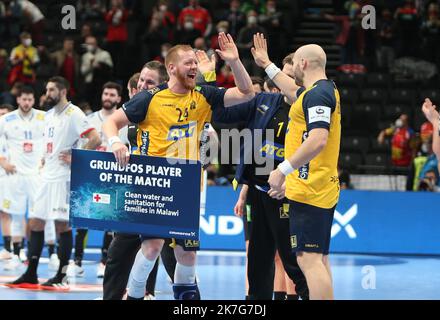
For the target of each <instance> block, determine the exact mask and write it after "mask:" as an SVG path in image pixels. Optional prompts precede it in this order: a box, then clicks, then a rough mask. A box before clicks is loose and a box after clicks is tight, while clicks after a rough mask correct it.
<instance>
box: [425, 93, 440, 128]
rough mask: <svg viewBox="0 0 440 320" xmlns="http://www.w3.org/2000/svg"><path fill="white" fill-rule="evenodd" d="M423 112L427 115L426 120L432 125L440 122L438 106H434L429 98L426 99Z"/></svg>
mask: <svg viewBox="0 0 440 320" xmlns="http://www.w3.org/2000/svg"><path fill="white" fill-rule="evenodd" d="M422 111H423V113H424V114H425V117H426V119H428V121H429V122H431V123H432V124H434V122H436V121H439V113H438V111H437V110H436V106H435V105H433V104H432V101H431V100H430V99H429V98H426V99H425V102H424V103H423V105H422Z"/></svg>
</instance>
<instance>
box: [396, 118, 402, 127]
mask: <svg viewBox="0 0 440 320" xmlns="http://www.w3.org/2000/svg"><path fill="white" fill-rule="evenodd" d="M395 125H396V127H397V128H402V127H403V121H402V120H401V119H397V120H396V123H395Z"/></svg>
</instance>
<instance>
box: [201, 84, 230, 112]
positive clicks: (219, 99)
mask: <svg viewBox="0 0 440 320" xmlns="http://www.w3.org/2000/svg"><path fill="white" fill-rule="evenodd" d="M196 90H197V91H199V92H200V93H201V94H203V96H204V97H205V98H206V101H208V103H209V104H210V105H211V109H212V110H214V109H216V108H224V107H225V93H226V89H224V88H221V89H220V88H217V87H213V86H207V85H206V86H205V85H203V86H197V87H196Z"/></svg>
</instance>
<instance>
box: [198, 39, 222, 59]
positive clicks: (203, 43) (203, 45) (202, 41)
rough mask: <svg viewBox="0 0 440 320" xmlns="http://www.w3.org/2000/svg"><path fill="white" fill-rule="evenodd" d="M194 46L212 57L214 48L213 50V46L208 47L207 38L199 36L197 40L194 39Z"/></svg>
mask: <svg viewBox="0 0 440 320" xmlns="http://www.w3.org/2000/svg"><path fill="white" fill-rule="evenodd" d="M217 37H218V35H217ZM193 48H194V49H196V50H202V51H205V52H206V54H207V55H208V57H210V56H211V55H212V54H213V53H214V50H212V49H211V48H208V46H207V45H206V41H205V38H203V37H198V38H196V40H194V45H193Z"/></svg>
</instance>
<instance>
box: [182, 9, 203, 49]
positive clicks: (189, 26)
mask: <svg viewBox="0 0 440 320" xmlns="http://www.w3.org/2000/svg"><path fill="white" fill-rule="evenodd" d="M201 36H202V33H201V32H200V30H199V29H195V28H194V18H193V16H191V15H186V16H185V18H184V23H183V28H182V29H181V30H180V31H179V32H178V35H177V39H178V42H179V43H180V44H188V45H192V44H193V43H194V40H196V39H197V38H199V37H201Z"/></svg>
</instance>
